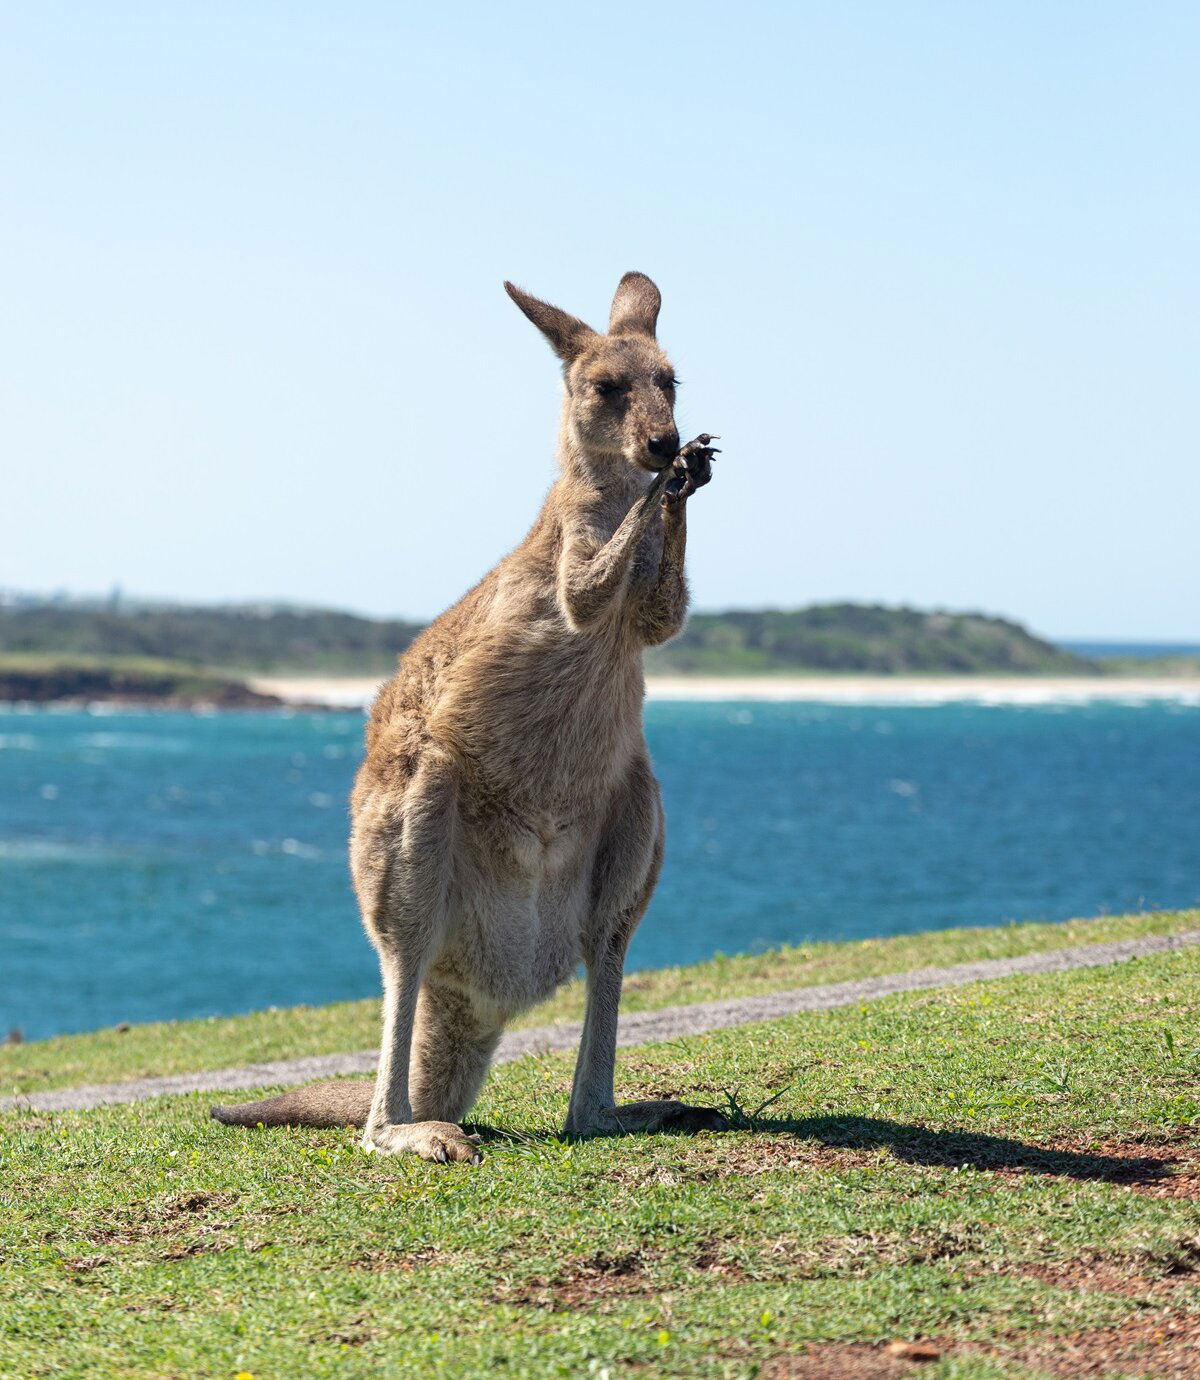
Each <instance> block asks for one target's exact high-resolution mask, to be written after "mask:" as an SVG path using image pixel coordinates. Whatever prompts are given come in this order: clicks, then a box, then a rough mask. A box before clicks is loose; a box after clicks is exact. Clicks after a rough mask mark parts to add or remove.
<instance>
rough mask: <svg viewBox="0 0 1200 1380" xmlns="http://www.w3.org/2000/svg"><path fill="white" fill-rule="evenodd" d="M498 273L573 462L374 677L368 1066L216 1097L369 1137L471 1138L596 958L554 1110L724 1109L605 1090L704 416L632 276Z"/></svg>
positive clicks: (632, 1126) (660, 830) (592, 1130)
mask: <svg viewBox="0 0 1200 1380" xmlns="http://www.w3.org/2000/svg"><path fill="white" fill-rule="evenodd" d="M504 287H505V290H506V291H507V292H508V295H509V296H510V297H511V298H512V300H513V301H514V302H515V303H516V305H517V306H518V307H519V308H520V309H521V311H522V312H524V314H525V315H526V316H527V317H528V318H529V320H530V321H532V322H533V324H534V325H535V326H536V327H537V328H538V330H540V331H541V333H542V334H543V335H544V336H545V338H546V340H547V341H548V342H549V343H550V346H551V348H552V349H553V350H554V352H555V354H557V355H558V357H559V359H560V360H561V361H562V374H563V380H564V384H565V396H564V399H563V407H562V420H561V424H560V427H559V434H558V460H559V465H560V469H561V473H560V474H559V476H558V478H557V480H556V481H555V483H554V485H553V486H552V488H551V489H550V492H549V494H548V496H547V498H546V501H545V504H544V506H543V508H542V511H541V513H540V515H539V516H538V519H537V521H536V522H535V523H534V525H533V528H532V529H531V530H530V532H529V534H528V536H527V537H526V538H525V540H524V541H523V542H522V543H521V545H520V546H518V547H517V549H516V550H515V551H513V552H512V553H511V554H510V555H508V556H506V557H505V558H504V559H503V560H502V561H501V562H500V563H499V564H498V565H497V566H496V567H495V568H494V569H493V570H492V571H491V572H490V573H489V574H488V575H486V576H485V577H484V578H483V579H482V580H481V581H480V582H479V584H478V585H476V586H475V588H474V589H472V590H470V591H469V592H468V593H467V594H466V595H464V597H463V598H462V599H461V600H460V601H459V602H458V603H457V604H455V605H454V606H453V607H452V608H451V609H449V610H448V611H447V612H446V613H443V614H442V615H441V616H440V617H439V618H438V619H437V620H436V621H435V622H434V623H432V624H431V625H430V626H429V627H428V628H427V629H426V630H425V631H424V632H423V633H422V634H421V635H420V636H419V637H418V638H417V639H416V640H415V641H414V642H413V644H412V645H411V646H410V647H409V649H408V650H407V651H406V652H405V653H404V655H403V656H402V657H401V659H400V663H399V666H398V669H397V672H396V675H395V676H394V678H393V679H392V680H391V681H390V682H389V683H388V684H387V685H385V686H384V687H383V689H382V690H381V691H380V693H379V696H378V698H377V699H376V701H375V704H374V707H373V709H372V712H371V716H370V720H369V723H368V726H367V730H366V756H365V759H364V761H363V763H362V766H361V768H360V770H359V772H358V776H357V778H356V781H355V785H354V790H353V794H352V796H351V813H352V819H353V823H352V828H351V837H350V866H351V873H352V877H353V882H354V889H355V894H356V896H357V899H358V903H359V907H360V909H361V911H362V919H363V924H364V927H365V928H366V931H367V934H368V936H369V937H370V939H371V941H372V943H373V944H374V946H375V949H376V951H377V953H378V955H379V965H380V970H381V973H382V978H383V993H384V997H383V1036H382V1042H381V1046H380V1054H379V1068H378V1073H377V1075H376V1078H375V1081H374V1084H373V1085H372V1084H371V1083H369V1082H361V1081H360V1082H352V1081H336V1082H332V1083H320V1084H312V1085H310V1086H308V1087H305V1088H300V1089H298V1090H296V1091H293V1092H289V1093H285V1094H283V1095H282V1096H280V1097H274V1098H269V1099H267V1100H265V1101H261V1102H250V1103H246V1104H243V1105H242V1106H237V1107H214V1108H213V1115H214V1116H215V1117H216V1118H217V1119H218V1120H220V1121H223V1122H227V1123H231V1124H237V1125H243V1126H254V1125H256V1124H258V1123H262V1124H264V1125H298V1126H342V1125H347V1124H350V1125H355V1126H360V1127H362V1128H363V1140H362V1143H363V1146H364V1147H365V1148H366V1149H369V1150H376V1151H380V1152H382V1153H385V1154H396V1153H399V1152H411V1153H415V1154H417V1155H420V1156H421V1157H422V1158H424V1159H428V1160H436V1161H439V1162H443V1163H444V1162H446V1161H451V1160H454V1161H463V1162H467V1163H471V1164H477V1163H479V1161H480V1151H479V1139H478V1137H477V1136H471V1135H468V1134H467V1133H466V1132H464V1130H463V1129H462V1126H461V1124H460V1123H461V1121H462V1119H463V1117H464V1116H465V1115H466V1113H467V1112H468V1111H469V1109H470V1107H471V1105H472V1103H473V1102H474V1100H475V1097H476V1095H477V1093H478V1092H479V1089H480V1086H481V1085H482V1083H483V1080H484V1077H485V1076H486V1074H487V1069H488V1065H489V1063H490V1061H491V1057H492V1054H493V1051H494V1050H495V1047H496V1044H497V1042H498V1040H499V1038H500V1035H501V1032H502V1031H503V1029H504V1026H505V1024H506V1023H507V1022H508V1021H509V1020H510V1019H511V1018H512V1017H513V1016H514V1015H515V1014H517V1013H518V1012H520V1011H522V1010H525V1009H527V1008H528V1007H530V1006H532V1005H534V1004H535V1003H537V1002H539V1001H542V1000H543V999H545V998H546V997H548V996H549V995H550V994H551V993H552V992H553V991H554V990H555V988H557V987H558V986H559V985H560V984H561V983H562V982H564V981H565V980H566V979H567V978H568V977H569V976H570V975H571V974H572V972H574V970H575V969H576V967H577V965H578V964H579V961H580V959H581V958H582V960H583V962H584V963H585V965H586V969H587V998H586V1011H585V1015H584V1022H583V1035H582V1039H581V1042H580V1048H579V1057H578V1061H577V1064H576V1069H575V1078H574V1085H573V1088H572V1091H571V1099H570V1106H569V1110H568V1112H567V1119H566V1124H565V1127H564V1134H566V1135H570V1136H592V1135H599V1134H604V1133H615V1132H631V1131H643V1132H649V1131H662V1130H673V1131H676V1130H677V1131H698V1130H703V1129H710V1130H723V1129H726V1123H725V1121H724V1119H723V1118H722V1116H721V1115H720V1113H719V1112H717V1111H716V1110H715V1109H713V1108H708V1107H690V1106H686V1105H684V1104H683V1103H680V1102H674V1101H652V1102H634V1103H629V1104H626V1105H624V1106H618V1105H617V1104H616V1101H615V1098H614V1093H613V1078H614V1064H615V1059H616V1035H617V1007H618V1003H619V1001H620V996H621V981H622V970H623V967H624V961H625V952H626V949H627V947H628V945H629V941H630V938H631V937H632V935H633V932H634V930H635V929H636V928H637V925H638V922H639V921H640V920H641V918H642V915H643V914H644V913H645V910H646V907H647V905H648V904H649V901H650V896H651V893H652V892H653V890H654V887H655V884H656V882H657V880H658V875H659V870H660V867H661V864H662V856H663V837H664V816H663V809H662V804H661V801H660V797H659V789H658V783H657V781H656V780H655V778H654V774H653V772H652V771H651V768H650V758H649V754H648V751H647V747H646V741H645V736H644V733H643V729H642V700H643V696H644V689H645V687H644V681H643V675H642V650H643V648H645V647H650V646H654V645H656V644H658V643H661V642H665V641H666V640H667V639H668V638H670V637H672V636H674V635H675V634H676V633H677V632H678V631H679V630H680V628H681V627H682V625H683V621H684V617H685V614H686V610H687V587H686V584H685V580H684V548H685V545H686V541H687V526H686V504H687V500H688V498H689V497H690V496H691V494H692V493H694V492H695V490H696V489H697V488H699V487H700V486H701V485H702V484H704V483H706V482H707V481H708V479H709V478H710V477H711V462H712V456H713V454H714V453H715V451H714V449H713V448H712V447H711V446H710V445H709V442H710V441H712V440H713V439H714V438H713V437H710V436H708V435H702V436H700V437H698V438H697V440H696V441H695V442H693V443H691V444H690V445H689V446H687V447H684V450H683V452H680V450H679V434H678V432H677V430H676V426H675V419H674V406H675V389H676V384H677V380H676V378H675V374H674V370H673V368H672V366H671V363H670V361H669V360H668V358H667V356H666V355H665V354H664V353H663V351H662V349H661V348H660V346H659V345H658V343H657V341H656V338H655V331H656V327H657V322H658V313H659V307H660V304H661V298H660V295H659V291H658V288H657V287H655V285H654V283H653V282H651V280H650V279H649V278H647V277H646V276H645V275H644V274H641V273H627V274H625V276H624V277H623V278H622V279H621V282H620V284H619V286H618V287H617V291H616V295H615V297H614V299H613V303H612V311H611V314H610V317H609V323H608V332H607V334H601V333H599V332H597V331H594V330H593V329H592V328H591V327H590V326H587V325H585V324H584V322H583V321H581V320H579V319H578V318H577V317H574V316H571V315H570V314H569V313H567V312H565V311H562V310H560V309H559V308H558V307H554V306H551V305H549V303H546V302H542V301H539V300H538V299H537V298H536V297H532V296H530V295H529V294H528V293H526V292H523V291H522V290H521V289H520V288H517V287H514V286H513V284H512V283H508V282H506V283H505V284H504Z"/></svg>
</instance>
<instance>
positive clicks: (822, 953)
mask: <svg viewBox="0 0 1200 1380" xmlns="http://www.w3.org/2000/svg"><path fill="white" fill-rule="evenodd" d="M1198 928H1200V911H1195V910H1191V911H1167V912H1162V913H1159V914H1152V915H1126V916H1115V917H1106V918H1104V919H1100V920H1072V921H1068V922H1067V923H1066V924H1061V925H1006V926H1001V927H993V928H988V929H953V930H941V931H937V932H933V933H925V934H915V935H900V936H898V937H896V938H893V939H870V940H866V941H863V942H861V943H854V944H808V945H803V946H800V947H796V948H785V949H776V950H773V951H772V952H770V953H766V954H758V955H751V956H747V957H740V958H717V959H714V960H713V961H711V962H709V963H700V964H697V965H695V966H694V967H687V968H664V969H659V970H656V971H653V972H645V973H635V974H633V975H631V976H630V977H629V978H627V979H626V983H625V995H624V999H623V1007H624V1009H625V1010H627V1011H649V1010H654V1009H656V1008H658V1007H663V1006H673V1005H676V1004H678V1003H681V1002H694V1001H709V1000H712V999H714V998H719V997H737V996H750V995H753V994H755V993H759V992H779V991H785V990H787V989H789V988H795V987H810V986H814V985H817V984H820V983H826V982H841V981H843V980H845V979H849V978H861V977H874V976H878V975H880V974H883V973H893V972H903V971H907V970H911V969H914V968H926V967H931V966H942V965H946V964H953V963H966V962H971V961H974V960H977V959H985V958H1012V957H1015V956H1017V955H1020V954H1028V953H1039V952H1044V951H1046V950H1049V949H1061V948H1066V947H1070V946H1073V945H1077V944H1100V943H1104V942H1106V941H1110V940H1115V939H1130V938H1134V937H1136V936H1139V935H1148V934H1169V933H1173V932H1177V931H1181V930H1188V929H1193V930H1194V929H1198ZM364 942H365V941H364ZM582 1014H583V987H582V984H581V983H579V982H574V983H571V984H569V985H568V986H566V987H564V988H562V989H561V990H560V991H559V993H558V994H557V995H556V996H555V997H554V998H553V999H552V1000H551V1001H548V1002H546V1003H544V1004H543V1005H542V1006H539V1007H537V1008H536V1009H535V1010H533V1011H531V1012H529V1013H528V1014H527V1015H526V1016H525V1017H524V1018H523V1019H522V1020H521V1021H519V1022H517V1024H520V1025H541V1024H543V1023H546V1022H549V1021H556V1020H571V1019H578V1018H579V1017H580V1016H582ZM378 1039H379V1005H378V1002H376V1001H374V1000H369V1001H358V1002H341V1003H339V1004H337V1005H333V1006H323V1007H305V1006H299V1007H292V1008H288V1009H284V1010H275V1011H260V1012H254V1013H252V1014H250V1015H246V1016H234V1017H230V1018H227V1019H221V1020H208V1021H180V1022H171V1023H159V1024H147V1025H138V1026H134V1027H133V1028H132V1029H129V1030H125V1031H117V1030H113V1029H110V1030H101V1031H97V1032H95V1033H94V1034H89V1035H77V1036H72V1037H68V1038H63V1039H55V1040H41V1041H36V1042H31V1043H30V1044H26V1045H8V1046H0V1096H5V1095H11V1094H14V1093H23V1092H36V1091H40V1090H43V1089H48V1088H61V1087H70V1086H71V1085H72V1084H77V1083H93V1082H115V1081H119V1080H121V1079H128V1078H140V1077H147V1076H153V1075H156V1074H168V1073H187V1072H190V1071H193V1070H199V1069H217V1068H226V1067H229V1066H231V1065H236V1064H247V1063H260V1062H263V1061H265V1060H270V1059H287V1058H293V1057H295V1056H298V1055H303V1054H340V1053H342V1052H344V1051H347V1050H357V1049H369V1048H370V1047H371V1046H372V1045H374V1044H376V1043H377V1042H378Z"/></svg>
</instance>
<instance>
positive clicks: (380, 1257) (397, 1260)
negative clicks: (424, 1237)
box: [330, 1249, 442, 1274]
mask: <svg viewBox="0 0 1200 1380" xmlns="http://www.w3.org/2000/svg"><path fill="white" fill-rule="evenodd" d="M441 1259H442V1255H441V1252H440V1251H435V1250H432V1249H430V1250H420V1251H406V1252H405V1253H404V1254H403V1255H397V1254H396V1253H395V1252H394V1251H387V1250H377V1251H365V1252H364V1253H363V1254H362V1255H359V1256H356V1257H355V1258H354V1259H353V1260H349V1261H347V1262H346V1264H345V1265H344V1266H343V1265H340V1264H339V1265H335V1266H331V1267H330V1268H331V1269H337V1270H341V1269H348V1270H369V1271H370V1272H371V1273H372V1274H385V1273H386V1272H387V1271H389V1270H416V1269H419V1268H420V1267H421V1266H422V1265H433V1264H434V1263H435V1262H437V1261H438V1260H441Z"/></svg>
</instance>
